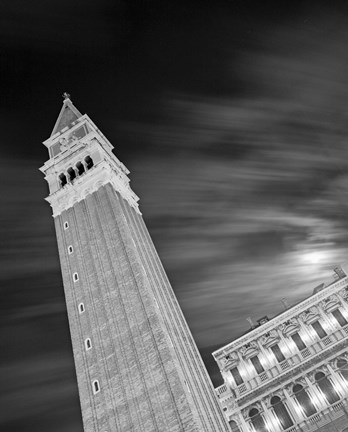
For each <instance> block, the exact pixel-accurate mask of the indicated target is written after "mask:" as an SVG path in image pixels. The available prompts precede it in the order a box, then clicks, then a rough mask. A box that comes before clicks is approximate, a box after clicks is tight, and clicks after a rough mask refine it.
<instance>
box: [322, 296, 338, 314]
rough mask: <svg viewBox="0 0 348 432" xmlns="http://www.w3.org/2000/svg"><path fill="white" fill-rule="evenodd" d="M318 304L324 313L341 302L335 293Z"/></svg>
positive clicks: (332, 309) (331, 310)
mask: <svg viewBox="0 0 348 432" xmlns="http://www.w3.org/2000/svg"><path fill="white" fill-rule="evenodd" d="M320 306H321V307H322V309H323V310H324V311H325V312H326V313H330V312H333V311H334V310H336V309H338V308H339V307H340V306H341V302H340V300H339V298H338V296H337V295H334V294H333V295H331V296H329V297H327V298H325V299H324V300H323V301H321V302H320Z"/></svg>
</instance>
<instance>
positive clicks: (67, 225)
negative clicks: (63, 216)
mask: <svg viewBox="0 0 348 432" xmlns="http://www.w3.org/2000/svg"><path fill="white" fill-rule="evenodd" d="M68 228H69V224H68V222H64V229H65V230H66V229H68Z"/></svg>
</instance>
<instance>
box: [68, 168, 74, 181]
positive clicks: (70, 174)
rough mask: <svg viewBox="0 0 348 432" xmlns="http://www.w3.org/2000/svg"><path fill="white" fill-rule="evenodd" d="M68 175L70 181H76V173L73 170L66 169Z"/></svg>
mask: <svg viewBox="0 0 348 432" xmlns="http://www.w3.org/2000/svg"><path fill="white" fill-rule="evenodd" d="M67 171H68V174H69V179H70V181H73V180H75V179H76V171H75V170H74V168H71V167H70V168H68V170H67Z"/></svg>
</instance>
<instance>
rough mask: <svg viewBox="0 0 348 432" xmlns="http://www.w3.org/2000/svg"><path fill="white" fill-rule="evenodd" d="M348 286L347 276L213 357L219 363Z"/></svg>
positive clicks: (218, 351)
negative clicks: (228, 355)
mask: <svg viewBox="0 0 348 432" xmlns="http://www.w3.org/2000/svg"><path fill="white" fill-rule="evenodd" d="M347 284H348V278H347V276H345V277H344V278H342V279H340V280H338V281H336V282H333V283H332V284H331V285H329V286H327V287H326V288H325V289H323V290H322V291H319V292H318V293H317V294H314V295H312V296H310V297H308V298H307V299H305V300H303V301H302V302H301V303H299V304H298V305H296V306H294V307H292V308H291V309H289V310H286V311H284V312H283V313H281V314H280V315H278V316H276V317H274V318H272V319H271V320H270V321H268V322H267V323H265V324H263V325H262V326H260V327H257V328H256V329H254V330H252V331H250V332H249V333H247V334H246V335H244V336H242V337H240V338H238V339H236V340H234V341H233V342H231V343H229V344H227V345H225V346H223V347H222V348H220V349H218V350H216V351H214V352H213V353H212V355H213V357H214V358H215V360H216V361H219V360H220V359H221V357H222V356H226V355H227V354H229V353H230V352H231V351H236V350H239V349H240V348H241V347H242V346H243V345H245V344H247V343H250V342H251V341H255V340H257V339H259V338H261V337H263V336H264V335H265V334H266V333H268V332H270V331H271V330H273V329H276V328H278V327H280V325H281V324H284V323H285V322H286V321H288V320H291V319H296V318H297V317H298V316H299V315H300V314H301V313H303V312H305V311H306V310H307V309H310V308H311V307H312V306H315V305H317V304H318V303H320V302H321V301H322V300H323V299H325V298H327V297H330V296H331V295H332V294H335V293H337V292H338V291H339V290H341V289H342V288H343V287H345V286H346V285H347Z"/></svg>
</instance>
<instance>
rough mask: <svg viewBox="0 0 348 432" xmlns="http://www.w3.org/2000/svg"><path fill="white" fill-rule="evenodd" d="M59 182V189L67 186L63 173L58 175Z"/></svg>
mask: <svg viewBox="0 0 348 432" xmlns="http://www.w3.org/2000/svg"><path fill="white" fill-rule="evenodd" d="M59 182H60V185H61V187H63V186H65V185H66V184H67V179H66V176H65V174H63V173H62V174H59Z"/></svg>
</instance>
